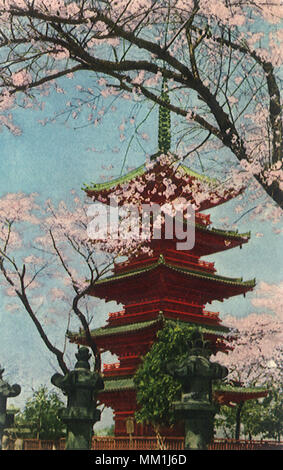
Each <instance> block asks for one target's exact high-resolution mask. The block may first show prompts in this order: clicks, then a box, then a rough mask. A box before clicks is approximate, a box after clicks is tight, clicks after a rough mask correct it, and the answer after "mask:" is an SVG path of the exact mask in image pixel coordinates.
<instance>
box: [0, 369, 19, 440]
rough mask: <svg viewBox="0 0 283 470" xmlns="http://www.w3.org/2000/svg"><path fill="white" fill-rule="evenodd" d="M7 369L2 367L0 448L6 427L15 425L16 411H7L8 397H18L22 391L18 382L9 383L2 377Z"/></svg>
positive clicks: (0, 372) (0, 373)
mask: <svg viewBox="0 0 283 470" xmlns="http://www.w3.org/2000/svg"><path fill="white" fill-rule="evenodd" d="M4 370H5V369H2V368H0V449H2V438H3V433H4V429H5V428H7V427H9V426H11V425H13V418H14V413H9V412H8V411H7V399H8V398H12V397H17V396H18V395H19V394H20V393H21V387H20V385H18V384H14V385H9V384H8V382H5V381H4V380H3V378H2V376H3V373H4Z"/></svg>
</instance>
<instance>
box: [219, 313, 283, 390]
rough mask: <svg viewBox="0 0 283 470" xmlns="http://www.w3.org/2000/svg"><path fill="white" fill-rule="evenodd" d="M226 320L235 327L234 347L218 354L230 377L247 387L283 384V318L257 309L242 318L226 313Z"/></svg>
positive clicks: (232, 344)
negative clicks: (227, 351)
mask: <svg viewBox="0 0 283 470" xmlns="http://www.w3.org/2000/svg"><path fill="white" fill-rule="evenodd" d="M225 324H227V325H229V326H230V327H231V328H232V329H233V330H234V331H235V339H234V340H233V341H232V343H231V346H232V348H233V350H232V351H231V352H229V353H228V354H227V355H224V354H223V353H218V354H217V355H216V356H215V357H217V360H219V361H220V360H221V362H222V363H223V364H224V365H226V367H228V369H229V376H228V380H230V381H235V382H238V383H240V384H242V385H243V386H246V387H250V386H258V385H263V384H268V383H272V384H278V385H280V384H282V374H283V369H282V361H283V347H282V344H283V341H282V339H283V324H282V319H281V318H280V317H278V316H275V315H272V314H256V313H254V314H250V315H248V316H247V317H243V318H236V317H232V316H229V317H228V316H227V317H225Z"/></svg>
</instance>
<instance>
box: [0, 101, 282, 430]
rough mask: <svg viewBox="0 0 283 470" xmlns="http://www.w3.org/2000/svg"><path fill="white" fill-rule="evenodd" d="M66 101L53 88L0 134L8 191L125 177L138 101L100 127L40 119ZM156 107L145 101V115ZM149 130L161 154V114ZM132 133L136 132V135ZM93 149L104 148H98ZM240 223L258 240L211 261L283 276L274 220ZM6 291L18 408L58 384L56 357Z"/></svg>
mask: <svg viewBox="0 0 283 470" xmlns="http://www.w3.org/2000/svg"><path fill="white" fill-rule="evenodd" d="M64 100H65V96H61V95H58V94H53V95H51V96H50V97H48V99H47V100H46V106H45V110H44V111H35V110H31V109H26V110H23V109H19V110H17V111H16V112H15V122H16V124H17V125H19V126H20V127H21V128H22V135H20V136H17V137H16V136H13V135H12V134H10V133H9V132H8V131H7V130H6V129H4V130H2V133H0V142H1V154H0V162H1V171H0V197H2V196H3V195H5V194H6V193H7V192H26V193H31V192H36V193H38V194H39V199H40V200H41V201H44V200H45V199H47V198H52V199H53V200H55V201H59V200H61V199H63V200H68V198H69V197H70V191H71V190H73V189H75V190H76V191H77V192H78V193H81V194H82V191H81V187H82V185H83V183H88V182H90V181H99V180H100V179H101V175H103V174H105V173H106V171H105V170H104V169H103V168H102V166H106V167H107V166H109V165H113V167H114V168H113V170H111V171H112V173H111V175H113V176H117V175H119V173H120V170H121V162H122V160H123V157H124V155H125V151H126V148H127V144H128V142H129V140H126V141H124V142H123V143H122V144H121V143H120V141H119V131H118V126H119V125H120V124H121V122H122V116H123V115H126V113H127V115H128V116H129V115H130V114H129V113H130V112H131V107H130V104H128V105H125V104H121V103H120V104H119V106H118V104H117V103H116V106H118V111H117V112H113V113H112V112H109V113H108V114H106V116H105V117H104V120H103V124H102V125H101V126H97V127H95V126H93V125H92V126H90V127H82V128H81V129H77V130H74V129H73V128H72V125H76V126H79V125H80V124H83V123H84V122H85V121H83V120H79V121H78V122H75V121H70V122H69V123H67V125H64V123H63V120H62V119H61V120H59V121H58V122H56V123H53V124H48V125H46V126H41V125H40V124H38V122H37V121H38V120H39V119H43V118H44V117H45V116H50V117H51V116H52V115H53V113H54V112H56V111H58V110H60V109H61V107H62V105H63V102H64ZM148 109H149V108H148V106H147V105H145V106H144V109H143V110H142V112H141V115H140V119H142V116H143V115H145V114H146V113H147V111H148ZM71 124H72V125H71ZM143 130H144V131H145V132H147V133H148V134H149V136H150V140H149V142H144V145H145V146H146V147H145V148H146V150H147V152H148V153H153V152H154V151H156V145H157V115H156V112H153V113H152V114H151V116H150V117H149V119H148V120H147V121H146V123H145V125H144V127H143ZM130 135H131V134H130V133H129V134H128V136H130ZM92 147H95V148H96V149H97V151H96V152H93V151H90V150H89V149H90V148H92ZM113 147H118V148H119V151H117V152H113ZM144 161H145V153H144V152H143V151H142V149H141V147H140V146H138V145H136V144H134V145H133V146H132V147H131V150H130V152H129V154H128V160H127V163H128V165H129V166H138V165H140V164H141V163H143V162H144ZM219 176H220V177H221V175H219ZM237 203H238V202H237V201H236V202H234V201H232V202H229V203H227V204H225V205H222V206H220V207H218V208H216V209H214V210H211V211H210V213H211V219H212V221H215V224H214V225H215V226H217V227H219V228H221V223H220V222H217V221H219V219H220V218H222V217H226V216H228V217H229V218H230V220H232V221H234V220H236V219H237V217H238V216H237V214H235V213H234V209H233V207H234V205H235V204H237ZM237 225H238V229H239V231H240V232H246V231H249V230H251V232H252V237H251V240H250V242H249V243H248V244H247V245H244V246H243V248H242V250H240V249H239V248H236V249H234V250H230V251H227V252H225V253H221V254H218V255H212V256H210V257H207V259H209V260H212V261H215V265H216V268H217V270H218V272H219V273H220V274H223V275H227V276H231V277H241V276H243V278H244V279H251V278H254V277H256V279H257V282H258V283H259V282H260V281H265V282H267V283H279V282H280V281H282V266H283V250H282V236H280V235H276V234H275V233H274V232H273V230H272V225H271V223H270V222H269V221H266V222H264V221H260V220H257V219H255V220H254V221H251V220H250V219H249V216H248V215H247V216H245V217H243V218H242V219H241V220H240V221H239V223H238V224H237ZM281 228H282V227H281ZM259 232H260V233H262V234H263V235H264V236H263V237H256V236H255V234H256V233H259ZM0 295H1V305H2V308H1V311H0V363H2V364H3V365H4V366H5V367H6V377H7V378H9V380H11V381H14V382H19V383H20V384H21V385H22V388H23V393H22V394H21V396H19V397H18V398H15V399H13V400H11V403H14V404H15V405H16V406H22V404H23V401H24V399H25V398H26V397H27V396H30V395H31V388H32V387H37V386H38V385H40V384H47V385H48V386H49V385H50V377H51V375H52V374H53V373H54V372H55V370H54V366H55V361H54V360H53V358H52V357H51V356H50V355H48V352H47V350H46V347H45V346H44V345H43V343H42V341H41V340H40V339H39V337H38V333H37V332H36V331H35V329H34V327H33V325H32V324H31V321H30V320H29V319H28V317H27V314H26V313H25V312H24V311H23V310H21V311H19V312H18V313H13V314H11V313H9V312H8V311H6V310H5V303H6V299H5V297H4V295H3V294H0ZM253 295H256V291H255V293H253V294H248V295H247V296H246V298H245V299H244V298H243V297H242V296H241V297H239V298H234V299H230V300H227V301H225V302H224V303H223V304H222V303H215V305H213V306H212V307H211V310H214V311H220V312H221V313H222V314H225V313H232V314H234V315H239V316H242V315H246V314H248V313H250V312H254V311H257V309H256V308H255V307H253V306H252V304H251V302H250V300H251V299H252V296H253ZM209 308H210V307H209ZM115 309H116V306H115V304H113V303H112V304H111V305H108V304H105V303H104V302H103V301H102V302H100V304H99V306H98V316H97V325H99V326H100V324H103V323H104V321H105V318H106V315H107V313H108V311H110V310H111V311H115ZM64 327H65V320H64ZM106 415H107V416H106V417H105V419H104V421H103V423H102V425H104V423H106V424H107V423H108V422H109V420H110V414H109V413H108V414H107V413H106Z"/></svg>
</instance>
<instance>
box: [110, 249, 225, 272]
mask: <svg viewBox="0 0 283 470" xmlns="http://www.w3.org/2000/svg"><path fill="white" fill-rule="evenodd" d="M168 252H170V254H169V253H168V254H167V253H165V254H164V257H165V261H167V262H169V263H170V262H175V263H178V264H181V265H183V266H188V267H191V268H192V269H196V270H197V269H205V270H207V271H211V272H215V271H216V269H215V267H214V263H212V262H209V261H202V260H199V259H198V258H197V257H192V256H190V255H186V256H184V254H183V253H180V254H179V253H178V252H177V251H175V250H174V251H173V250H168ZM171 253H172V255H171ZM191 258H192V259H191ZM158 259H159V256H153V257H150V258H149V257H148V258H144V259H141V260H139V261H136V262H131V261H128V260H127V261H123V262H121V263H117V264H115V272H120V271H123V270H126V269H132V268H137V267H142V266H143V265H148V264H152V263H154V262H157V261H158Z"/></svg>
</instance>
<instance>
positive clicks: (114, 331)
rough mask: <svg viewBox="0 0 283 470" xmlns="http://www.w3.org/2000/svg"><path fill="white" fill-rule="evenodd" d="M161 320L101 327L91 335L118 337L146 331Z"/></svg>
mask: <svg viewBox="0 0 283 470" xmlns="http://www.w3.org/2000/svg"><path fill="white" fill-rule="evenodd" d="M158 322H159V320H152V321H146V322H140V323H131V324H129V325H121V326H113V327H101V328H97V329H95V330H92V331H91V335H92V336H95V337H98V336H105V334H107V336H108V335H118V334H120V333H131V332H132V331H139V330H144V329H145V328H150V327H151V326H153V325H156V323H158Z"/></svg>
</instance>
